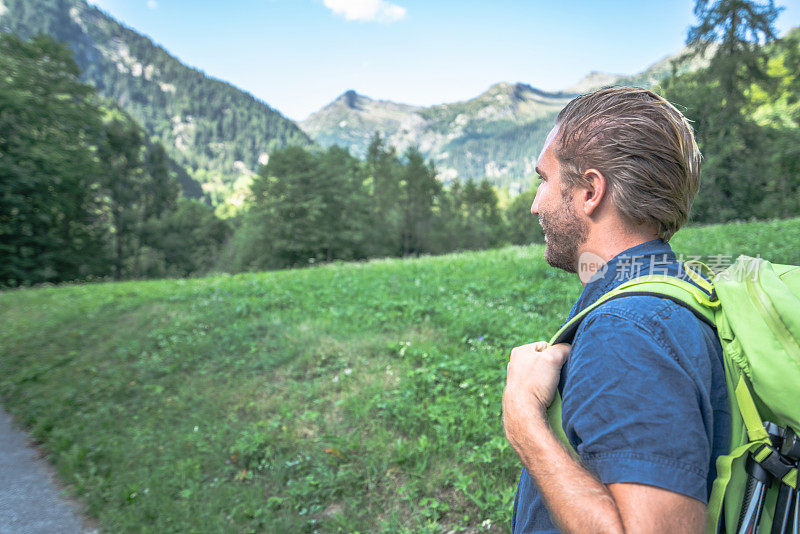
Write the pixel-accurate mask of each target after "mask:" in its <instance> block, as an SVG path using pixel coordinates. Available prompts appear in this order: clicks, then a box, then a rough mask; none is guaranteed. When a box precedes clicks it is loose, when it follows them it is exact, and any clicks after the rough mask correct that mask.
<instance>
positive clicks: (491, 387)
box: [0, 219, 800, 533]
mask: <svg viewBox="0 0 800 534" xmlns="http://www.w3.org/2000/svg"><path fill="white" fill-rule="evenodd" d="M673 248H674V249H675V250H676V252H678V253H682V254H684V255H687V256H696V255H700V256H703V257H704V258H705V259H707V260H709V261H711V262H712V263H714V262H717V263H719V262H724V261H730V259H731V258H732V257H735V256H736V255H738V254H740V253H747V254H749V255H753V256H754V255H761V256H762V257H764V258H766V259H769V260H771V261H775V262H779V263H793V264H800V219H795V220H788V221H775V222H759V223H740V224H728V225H720V226H710V227H702V228H687V229H685V230H683V231H681V232H680V233H678V235H676V237H675V238H674V240H673ZM580 290H581V286H580V283H579V282H578V280H577V277H576V276H574V275H568V274H566V273H563V272H561V271H557V270H555V269H552V268H550V267H548V266H547V265H546V264H545V262H544V260H543V257H542V248H541V247H540V246H531V247H509V248H503V249H499V250H492V251H486V252H470V253H462V254H451V255H447V256H440V257H424V258H419V259H406V260H379V261H370V262H365V263H336V264H329V265H323V266H317V267H313V268H308V269H300V270H292V271H278V272H265V273H254V274H241V275H235V276H228V275H224V276H215V277H209V278H202V279H188V280H161V281H144V282H124V283H103V284H89V285H72V286H63V287H48V288H35V289H23V290H13V291H6V292H3V293H0V324H2V328H1V329H0V397H2V403H3V404H4V405H5V407H6V408H7V409H8V410H9V411H10V412H11V413H12V414H13V415H14V416H15V417H16V418H17V420H18V421H19V422H20V423H22V424H23V425H25V426H26V427H28V428H29V430H30V431H31V433H32V434H33V436H34V437H35V439H36V440H38V441H39V442H40V443H41V446H42V447H43V449H44V450H45V451H46V452H47V453H48V455H49V458H50V460H51V462H52V463H53V464H54V465H55V466H56V468H57V470H58V472H59V473H60V476H61V478H62V480H63V481H64V483H65V484H66V485H67V487H68V490H69V491H70V492H71V493H72V494H74V495H75V496H76V497H77V498H78V499H79V500H80V501H81V502H83V503H84V505H85V509H86V511H87V513H88V514H89V515H91V516H93V517H96V518H97V519H98V520H99V522H100V525H101V526H102V527H103V529H104V530H107V531H109V532H120V531H121V532H125V531H143V532H316V531H319V532H443V533H444V532H479V531H480V532H484V531H493V532H506V531H508V530H509V529H510V513H511V505H512V502H513V496H514V490H515V484H516V478H517V475H518V473H519V469H520V464H519V461H518V460H517V458H516V456H515V455H514V453H513V451H512V450H511V448H510V446H509V445H508V444H507V442H506V441H505V439H504V437H503V430H502V425H501V420H500V398H501V394H502V389H503V385H504V380H505V366H506V362H507V358H508V353H509V351H510V349H511V348H512V347H513V346H515V345H518V344H521V343H526V342H529V341H534V340H539V339H545V338H548V337H549V336H550V334H551V333H553V332H554V331H555V329H556V328H557V327H558V326H559V324H560V323H561V322H562V321H563V319H564V317H565V314H566V313H567V312H568V311H569V308H570V306H571V305H572V303H573V301H574V299H575V298H576V297H577V296H578V295H579V293H580Z"/></svg>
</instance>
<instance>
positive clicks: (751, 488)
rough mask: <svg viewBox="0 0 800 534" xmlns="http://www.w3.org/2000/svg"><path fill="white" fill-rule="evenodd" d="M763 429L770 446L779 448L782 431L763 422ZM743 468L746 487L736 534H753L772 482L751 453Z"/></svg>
mask: <svg viewBox="0 0 800 534" xmlns="http://www.w3.org/2000/svg"><path fill="white" fill-rule="evenodd" d="M764 428H766V429H767V433H768V434H769V439H770V441H771V442H772V446H773V447H780V445H781V441H782V438H783V429H782V428H781V427H779V426H778V425H776V424H775V423H770V422H769V421H764ZM745 468H746V470H747V486H746V488H745V492H744V498H743V499H742V508H741V512H740V515H739V526H738V527H737V529H736V532H737V533H738V534H755V533H756V532H758V523H759V522H760V521H761V511H762V510H763V509H764V496H765V495H766V493H767V488H769V485H770V482H772V475H771V474H770V473H769V471H767V470H766V469H765V468H764V467H762V466H761V464H759V463H758V462H757V461H756V459H755V457H754V455H753V453H752V452H751V453H750V454H749V455H748V456H747V463H746V464H745Z"/></svg>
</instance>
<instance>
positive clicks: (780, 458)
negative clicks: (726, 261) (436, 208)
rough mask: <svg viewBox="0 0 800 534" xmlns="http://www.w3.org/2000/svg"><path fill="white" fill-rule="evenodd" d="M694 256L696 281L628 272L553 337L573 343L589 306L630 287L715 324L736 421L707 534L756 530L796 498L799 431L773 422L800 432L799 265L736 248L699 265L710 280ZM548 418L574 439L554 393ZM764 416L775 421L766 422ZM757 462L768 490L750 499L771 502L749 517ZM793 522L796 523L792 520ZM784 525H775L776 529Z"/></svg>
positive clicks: (714, 488) (627, 291)
mask: <svg viewBox="0 0 800 534" xmlns="http://www.w3.org/2000/svg"><path fill="white" fill-rule="evenodd" d="M691 263H695V262H689V263H686V264H684V270H685V271H686V273H687V274H688V275H689V276H690V277H691V279H692V280H693V281H694V282H695V283H696V284H697V286H696V285H694V284H691V283H689V282H688V281H686V280H682V279H679V278H675V277H671V276H665V275H649V276H644V277H640V278H636V279H633V280H630V281H629V282H626V283H624V284H622V285H621V286H619V287H617V288H616V289H614V290H612V291H610V292H608V293H606V294H605V295H603V296H602V297H601V298H600V299H599V300H598V301H597V302H595V303H594V304H592V305H591V306H589V307H588V308H586V309H585V310H583V311H582V312H581V313H579V314H577V315H576V316H575V317H574V318H573V319H571V320H570V321H569V322H568V323H566V324H565V325H564V326H563V327H562V328H561V329H560V330H559V331H558V332H557V333H556V335H555V336H553V339H552V340H551V341H550V344H555V343H560V342H564V341H570V342H571V340H572V338H573V337H574V335H575V332H576V331H577V328H578V326H579V324H580V322H581V320H582V319H583V318H584V317H585V316H586V314H587V313H589V312H590V311H591V310H593V309H594V308H596V307H597V306H601V305H602V304H603V303H604V302H606V301H608V300H610V299H615V298H620V297H624V296H628V295H654V296H659V297H663V298H668V299H670V300H673V301H675V302H677V303H679V304H681V305H683V306H685V307H687V308H689V309H690V310H691V311H692V312H694V314H695V315H696V316H697V317H698V318H700V319H701V320H703V321H705V322H706V323H709V324H711V325H712V326H714V327H715V328H716V332H717V335H718V336H719V340H720V342H721V344H722V349H723V360H724V366H725V378H726V382H727V385H728V392H729V403H730V411H731V414H732V421H731V443H730V449H729V453H728V454H726V455H723V456H720V457H719V458H718V459H717V478H716V480H715V481H714V485H713V486H712V491H711V497H710V499H709V503H708V523H707V532H709V533H716V532H736V531H737V526H739V525H740V523H742V522H743V521H745V522H746V521H750V522H751V527H752V528H753V530H750V531H755V530H754V529H755V528H757V527H758V526H759V525H760V527H761V528H762V529H767V528H771V526H772V522H773V516H774V515H775V513H776V508H777V509H778V510H781V511H783V510H787V513H788V511H790V510H791V507H790V508H788V509H786V508H781V507H780V504H777V505H776V501H778V502H780V500H781V499H784V501H786V499H791V501H790V503H791V502H796V501H797V495H796V492H795V493H794V494H792V493H791V492H793V491H795V489H796V488H797V485H798V483H797V471H798V468H797V454H798V449H800V440H798V439H796V438H794V441H793V442H789V439H790V438H791V436H792V434H791V432H785V436H783V437H786V438H787V439H786V440H784V443H781V440H780V439H779V437H777V436H776V435H775V433H774V432H773V433H772V434H770V433H768V432H767V428H770V429H774V428H776V427H775V425H778V426H779V427H782V429H786V428H791V429H792V430H793V431H794V432H795V433H800V267H796V266H791V265H773V264H771V263H769V262H768V261H764V260H763V259H760V258H750V257H747V256H740V257H739V258H738V259H737V260H736V262H735V263H734V264H733V265H732V266H730V267H729V268H727V269H726V270H724V271H722V272H720V273H719V274H717V275H713V273H711V272H710V269H708V267H706V266H705V265H702V264H698V263H695V265H699V266H700V267H701V268H703V269H705V270H706V271H705V273H704V274H706V275H707V276H708V280H713V283H711V282H709V281H708V280H707V279H706V278H703V277H702V276H700V275H699V274H698V272H696V271H695V270H694V269H693V268H692V266H691V265H690V264H691ZM701 272H702V270H701ZM698 286H699V288H698ZM700 288H702V289H700ZM548 419H549V421H550V426H551V428H552V429H553V431H554V433H555V434H556V435H557V436H558V437H559V439H561V441H562V442H563V443H565V444H566V445H567V446H568V447H570V446H569V442H568V441H567V437H566V435H565V434H564V430H563V428H562V424H561V396H560V394H559V393H558V392H556V396H555V399H553V402H552V404H551V405H550V408H549V409H548ZM765 421H769V422H771V423H774V425H771V426H767V425H765V423H764V422H765ZM765 426H766V427H767V428H765ZM792 443H794V448H792ZM782 445H783V446H784V448H783V450H781V446H782ZM570 449H571V447H570ZM778 453H782V454H778ZM787 455H788V456H787ZM748 457H752V459H750V460H748ZM753 462H755V463H758V465H759V466H765V467H766V468H767V469H768V471H769V472H770V473H771V475H770V478H771V480H770V481H769V482H767V483H766V484H764V486H765V487H768V488H769V489H768V490H765V491H766V494H765V496H764V498H763V500H762V501H761V503H760V504H758V505H753V506H755V507H758V508H759V510H760V508H761V506H762V505H764V503H766V505H765V506H763V510H764V512H763V514H760V518H759V516H755V519H754V520H753V517H749V518H748V519H744V516H745V514H746V513H749V512H748V510H746V509H743V508H744V507H743V502H749V501H752V495H751V494H750V493H751V492H752V491H753V488H752V487H750V488H749V489H748V478H749V477H748V472H749V471H748V469H753V468H752V467H751V466H750V465H749V464H750V463H753ZM756 469H758V467H756ZM773 480H780V482H781V483H777V482H775V483H773ZM750 484H751V485H752V482H750ZM787 494H788V495H789V496H787ZM798 507H800V503H797V504H796V505H795V514H799V513H800V511H798V510H797V508H798ZM751 512H752V511H751ZM753 521H755V524H752V523H753ZM788 521H789V523H791V521H792V519H791V518H789V520H788ZM746 530H747V529H746V528H745V529H743V530H742V531H746ZM763 531H764V532H766V530H763ZM781 531H782V530H781V529H780V528H779V527H775V530H773V531H772V532H773V533H774V532H781ZM788 531H789V530H786V532H788Z"/></svg>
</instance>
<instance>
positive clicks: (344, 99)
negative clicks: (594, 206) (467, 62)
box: [300, 49, 708, 193]
mask: <svg viewBox="0 0 800 534" xmlns="http://www.w3.org/2000/svg"><path fill="white" fill-rule="evenodd" d="M686 51H687V50H686V49H683V50H681V51H680V52H678V53H677V54H674V55H672V56H667V57H665V58H663V59H661V60H660V61H658V62H656V63H654V64H652V65H651V66H649V67H648V68H647V69H645V70H644V71H642V72H640V73H639V74H635V75H624V74H608V73H602V72H592V73H590V74H589V75H587V76H586V77H584V78H583V79H581V80H580V81H579V82H577V83H576V84H574V85H572V86H570V87H568V88H566V89H564V90H563V91H561V92H556V93H548V92H545V91H540V90H538V89H535V88H533V87H531V86H530V85H526V84H523V83H515V84H510V83H498V84H495V85H493V86H491V87H490V88H489V89H488V90H487V91H486V92H484V93H482V94H481V95H479V96H477V97H475V98H473V99H470V100H467V101H464V102H456V103H453V104H442V105H438V106H432V107H418V106H409V105H405V104H397V103H395V102H390V101H386V100H373V99H371V98H369V97H367V96H364V95H360V94H358V93H356V92H355V91H353V90H350V91H347V92H345V93H344V94H342V95H341V96H339V97H338V98H337V99H336V100H334V101H333V102H331V103H330V104H328V105H327V106H325V107H324V108H322V109H321V110H319V111H317V112H315V113H313V114H312V115H311V116H309V117H308V118H307V119H306V120H304V121H302V122H301V123H300V127H301V128H302V129H303V130H304V131H305V132H306V133H307V134H308V135H309V136H310V137H311V138H312V139H313V140H314V141H316V142H317V143H319V144H320V145H322V146H331V145H340V146H344V147H347V148H349V149H350V150H351V151H352V152H353V153H355V154H358V155H360V156H363V155H364V154H365V152H366V148H367V146H368V145H369V142H370V139H371V138H372V136H373V135H374V133H375V132H380V133H381V134H382V135H383V136H384V137H386V138H387V139H388V142H389V143H390V144H392V145H394V146H396V147H397V148H398V149H399V150H400V151H401V152H402V151H403V150H404V149H405V148H407V147H409V146H411V145H417V146H419V148H420V150H421V151H422V153H423V154H424V155H425V157H426V158H430V159H432V160H433V161H434V162H435V163H436V166H437V170H438V171H439V178H440V179H441V180H443V181H444V182H448V181H450V180H452V179H453V178H456V177H458V178H459V179H461V180H464V179H470V178H474V179H482V178H488V179H489V180H490V181H491V182H492V183H494V184H495V185H498V186H505V187H508V188H509V189H510V190H511V192H512V193H513V192H517V191H520V190H522V189H525V188H527V187H529V185H530V181H531V178H532V176H533V175H534V168H535V166H536V158H537V156H538V154H539V152H540V151H541V148H542V146H543V145H544V140H545V138H546V137H547V133H548V132H549V131H550V128H552V126H553V122H554V120H555V117H556V115H557V114H558V112H559V111H560V110H561V108H563V107H564V105H566V103H567V102H569V101H570V100H571V99H572V98H574V97H575V96H576V95H577V94H580V93H585V92H588V91H591V90H593V89H597V88H600V87H604V86H608V85H637V86H642V87H652V86H654V85H656V84H658V82H660V81H661V80H663V79H664V78H666V77H667V76H669V75H670V74H671V73H672V62H673V60H674V59H676V58H677V57H679V56H680V55H682V54H684V53H686ZM706 57H708V55H706ZM706 64H707V60H706V59H705V58H696V59H693V60H691V61H689V62H687V63H686V64H685V65H683V66H682V67H681V68H680V69H679V71H678V72H684V71H687V70H695V69H698V68H701V67H703V66H705V65H706Z"/></svg>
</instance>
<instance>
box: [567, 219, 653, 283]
mask: <svg viewBox="0 0 800 534" xmlns="http://www.w3.org/2000/svg"><path fill="white" fill-rule="evenodd" d="M592 234H593V235H592ZM657 238H658V235H657V234H655V233H652V232H646V231H645V232H631V231H620V228H616V229H607V230H604V231H600V230H598V231H596V232H592V233H591V234H590V235H589V239H587V240H586V243H585V244H584V246H583V247H581V250H580V255H579V257H578V263H579V265H578V276H579V278H580V280H581V284H583V285H584V286H586V284H587V283H588V282H589V280H590V279H591V278H592V277H593V276H594V275H595V273H597V271H599V270H600V269H602V268H603V266H604V265H605V264H606V263H608V262H609V260H611V259H612V258H614V257H615V256H617V255H619V254H620V253H621V252H624V251H626V250H628V249H629V248H633V247H635V246H637V245H641V244H642V243H647V242H648V241H652V240H654V239H657Z"/></svg>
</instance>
